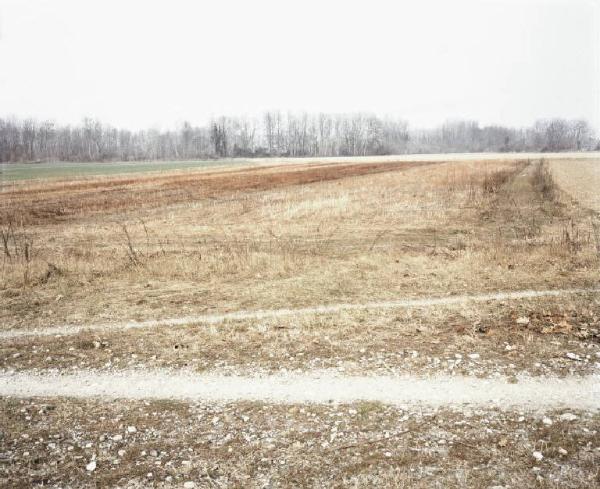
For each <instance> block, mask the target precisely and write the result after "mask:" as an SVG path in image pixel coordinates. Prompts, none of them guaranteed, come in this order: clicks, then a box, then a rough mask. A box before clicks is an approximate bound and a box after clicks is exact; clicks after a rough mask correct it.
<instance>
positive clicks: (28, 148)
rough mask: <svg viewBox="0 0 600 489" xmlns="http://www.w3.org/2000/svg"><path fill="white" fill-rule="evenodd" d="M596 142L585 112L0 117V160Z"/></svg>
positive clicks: (500, 148) (534, 147) (357, 152)
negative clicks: (479, 118) (512, 121)
mask: <svg viewBox="0 0 600 489" xmlns="http://www.w3.org/2000/svg"><path fill="white" fill-rule="evenodd" d="M593 149H600V141H599V140H598V139H597V137H596V135H595V134H594V132H593V131H592V129H591V127H590V125H589V124H588V123H587V122H586V121H585V120H565V119H550V120H540V121H537V122H536V123H535V124H533V126H531V127H527V128H510V127H503V126H496V125H494V126H485V127H481V126H480V125H479V124H478V123H477V122H473V121H449V122H446V123H444V124H442V125H440V126H438V127H435V128H432V129H421V130H418V129H410V128H409V125H408V122H407V121H405V120H402V119H393V118H382V117H377V116H375V115H372V114H364V113H356V114H292V113H287V114H285V113H282V112H279V111H272V112H266V113H265V114H263V115H262V117H258V118H244V117H219V118H215V119H213V120H211V121H210V122H209V123H208V124H206V125H204V126H194V125H192V124H190V123H189V122H183V123H182V124H180V125H179V126H178V127H177V129H175V130H165V131H161V130H157V129H148V130H139V131H131V130H127V129H117V128H115V127H113V126H111V125H108V124H105V123H102V122H101V121H98V120H96V119H92V118H86V119H84V120H83V121H82V122H81V123H80V124H77V125H59V124H56V123H55V122H53V121H37V120H34V119H16V118H10V119H0V162H35V161H53V160H58V161H112V160H121V161H138V160H179V159H181V160H184V159H201V158H226V157H246V158H252V157H269V156H291V157H294V156H370V155H386V154H405V153H451V152H488V151H490V152H508V151H517V152H519V151H569V150H571V151H572V150H576V151H580V150H593Z"/></svg>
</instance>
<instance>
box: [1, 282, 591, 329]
mask: <svg viewBox="0 0 600 489" xmlns="http://www.w3.org/2000/svg"><path fill="white" fill-rule="evenodd" d="M598 293H600V288H576V289H550V290H517V291H512V292H495V293H487V294H470V295H454V296H447V297H423V298H405V299H399V300H395V301H380V302H366V303H362V304H351V303H342V304H329V305H321V306H315V307H305V308H299V309H267V310H257V311H237V312H229V313H225V314H206V315H201V316H185V317H178V318H167V319H158V320H154V319H153V320H148V321H128V322H122V323H112V324H111V323H106V324H88V325H62V326H52V327H48V328H43V329H10V330H6V331H0V339H10V338H19V337H26V336H55V335H61V336H62V335H73V334H78V333H80V332H82V331H92V330H93V331H96V330H127V329H137V328H152V327H158V326H165V327H168V326H185V325H190V324H220V323H223V322H225V321H228V320H244V319H267V318H278V317H286V316H303V315H320V314H335V313H337V312H341V311H361V310H370V309H374V310H376V309H399V308H413V307H433V306H447V305H451V304H461V303H467V302H487V301H510V300H519V299H532V298H536V297H560V296H566V295H573V294H598Z"/></svg>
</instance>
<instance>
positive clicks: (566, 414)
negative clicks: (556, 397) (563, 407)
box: [560, 413, 579, 421]
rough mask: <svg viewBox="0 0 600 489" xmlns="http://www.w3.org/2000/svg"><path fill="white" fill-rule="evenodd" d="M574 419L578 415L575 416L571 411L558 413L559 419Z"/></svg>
mask: <svg viewBox="0 0 600 489" xmlns="http://www.w3.org/2000/svg"><path fill="white" fill-rule="evenodd" d="M576 419H579V416H576V415H575V414H573V413H565V414H561V415H560V420H561V421H575V420H576Z"/></svg>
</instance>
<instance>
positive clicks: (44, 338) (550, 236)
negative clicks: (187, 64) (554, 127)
mask: <svg viewBox="0 0 600 489" xmlns="http://www.w3.org/2000/svg"><path fill="white" fill-rule="evenodd" d="M44 165H45V166H43V167H39V169H38V170H32V171H31V172H30V171H29V169H28V168H24V167H25V165H20V166H18V167H14V168H12V167H11V168H10V169H9V170H6V167H7V166H5V167H3V172H4V173H3V176H4V177H5V180H4V182H3V187H2V192H1V193H0V231H1V233H2V234H1V236H0V237H1V238H2V241H1V242H0V246H1V247H2V249H1V250H0V253H1V260H2V263H1V265H0V301H1V304H2V307H1V308H0V369H1V370H0V394H1V395H2V396H3V397H1V398H0V413H1V414H0V485H1V486H4V487H25V486H42V485H43V486H44V487H47V486H49V487H117V486H118V487H184V484H186V485H185V487H367V486H368V487H477V488H479V487H518V486H521V487H556V488H559V487H561V488H562V487H573V488H575V487H577V488H579V487H598V485H600V469H599V467H600V432H599V431H600V412H599V411H598V409H599V408H600V383H599V382H598V375H599V373H600V280H599V277H600V275H599V272H600V214H599V212H600V203H599V201H598V195H600V192H599V191H598V189H600V171H599V168H600V156H599V155H598V154H587V155H578V154H563V155H556V154H551V155H543V154H539V155H538V154H522V155H512V154H511V155H508V154H507V155H474V156H464V155H452V156H440V155H434V156H431V155H429V156H423V157H412V158H410V157H384V158H358V159H346V160H343V159H334V160H328V159H306V160H285V161H281V162H280V161H276V160H260V161H256V162H247V161H236V162H235V164H231V163H229V162H214V163H212V162H211V163H210V164H209V163H207V164H204V163H203V162H193V163H184V164H181V163H177V164H174V165H175V166H174V167H171V166H169V165H171V164H163V163H156V164H155V163H152V164H139V165H140V166H137V165H138V164H112V163H111V164H106V165H107V166H104V165H92V166H91V167H89V169H88V168H87V167H85V165H83V164H76V165H75V164H73V165H65V164H61V166H59V167H56V168H55V167H53V166H52V165H51V164H44ZM111 165H112V166H111ZM84 168H85V169H84ZM130 170H131V171H130ZM9 180H10V182H9ZM80 387H81V388H80ZM115 399H118V401H116V400H115Z"/></svg>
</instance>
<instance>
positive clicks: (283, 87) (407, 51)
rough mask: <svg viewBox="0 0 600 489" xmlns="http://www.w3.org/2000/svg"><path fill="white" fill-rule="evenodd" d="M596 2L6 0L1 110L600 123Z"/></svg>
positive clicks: (119, 122)
mask: <svg viewBox="0 0 600 489" xmlns="http://www.w3.org/2000/svg"><path fill="white" fill-rule="evenodd" d="M599 12H600V3H599V2H596V1H592V0H518V1H517V0H514V1H513V0H493V1H492V0H452V1H450V0H415V1H409V0H404V1H403V0H394V1H382V0H364V1H352V0H344V1H337V0H331V1H327V0H319V1H313V0H302V1H299V0H298V1H285V0H253V1H247V0H239V1H236V0H218V1H216V0H212V1H204V0H197V1H182V0H168V1H167V0H165V1H155V0H143V1H137V0H118V1H116V0H86V1H81V0H0V117H6V116H10V115H13V116H17V117H35V118H38V119H52V120H55V121H57V122H59V123H76V122H79V121H81V119H82V118H83V117H86V116H90V117H97V118H99V119H101V120H103V121H105V122H108V123H111V124H113V125H115V126H117V127H124V128H131V129H140V128H147V127H157V128H168V127H174V126H175V125H176V124H180V123H181V122H182V121H184V120H188V121H190V122H192V123H193V124H203V123H205V122H206V121H208V120H209V119H210V118H211V117H213V116H219V115H231V116H234V115H235V116H248V117H253V116H256V115H258V114H260V113H261V112H263V111H265V110H273V109H279V110H282V111H294V112H304V111H306V112H332V113H346V112H356V111H364V112H370V113H375V114H378V115H382V116H392V117H399V118H403V119H406V120H408V121H409V123H410V125H411V126H412V127H431V126H435V125H437V124H440V123H442V122H444V121H446V120H451V119H470V120H478V121H479V122H480V123H481V124H505V125H511V126H526V125H530V124H531V123H533V122H534V121H535V120H536V119H541V118H550V117H565V118H585V119H587V120H588V121H589V122H590V123H591V124H592V125H593V126H594V127H595V128H596V129H600V94H599V92H600V20H599V19H600V17H599V15H600V14H599Z"/></svg>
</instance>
